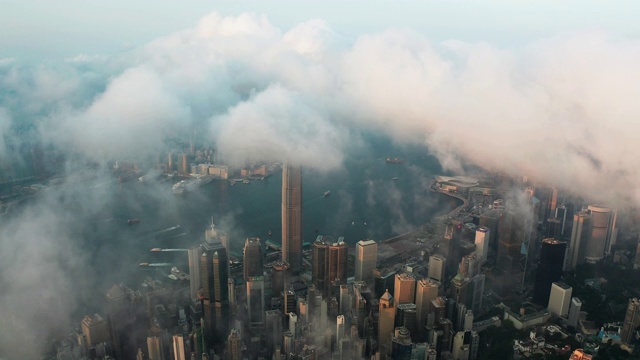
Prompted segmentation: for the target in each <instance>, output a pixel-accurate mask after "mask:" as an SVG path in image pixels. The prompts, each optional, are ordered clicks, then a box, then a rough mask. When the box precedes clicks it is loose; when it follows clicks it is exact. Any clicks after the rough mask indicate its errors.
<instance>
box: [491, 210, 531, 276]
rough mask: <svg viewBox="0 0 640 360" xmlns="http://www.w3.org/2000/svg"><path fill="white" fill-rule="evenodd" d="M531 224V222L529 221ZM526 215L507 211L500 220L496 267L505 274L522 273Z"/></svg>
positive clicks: (528, 225)
mask: <svg viewBox="0 0 640 360" xmlns="http://www.w3.org/2000/svg"><path fill="white" fill-rule="evenodd" d="M529 222H530V221H529ZM525 226H527V227H530V226H531V224H525V215H523V214H519V213H516V212H514V211H512V210H506V211H504V212H503V213H502V216H501V218H500V224H499V230H498V254H497V260H496V267H498V268H499V269H501V270H502V271H504V272H505V273H507V274H508V273H514V272H516V273H517V272H520V271H522V264H521V261H520V260H521V259H522V254H521V248H522V244H523V241H524V233H525V231H526V230H525Z"/></svg>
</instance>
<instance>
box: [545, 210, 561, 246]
mask: <svg viewBox="0 0 640 360" xmlns="http://www.w3.org/2000/svg"><path fill="white" fill-rule="evenodd" d="M561 228H562V220H560V218H557V217H555V216H554V217H550V218H548V219H547V237H548V238H551V239H558V240H562V235H561V234H560V232H561Z"/></svg>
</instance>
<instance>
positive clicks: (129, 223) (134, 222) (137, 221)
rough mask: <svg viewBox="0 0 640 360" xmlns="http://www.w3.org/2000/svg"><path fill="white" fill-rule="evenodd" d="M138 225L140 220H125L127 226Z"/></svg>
mask: <svg viewBox="0 0 640 360" xmlns="http://www.w3.org/2000/svg"><path fill="white" fill-rule="evenodd" d="M139 223H140V219H129V220H127V224H128V225H134V224H139Z"/></svg>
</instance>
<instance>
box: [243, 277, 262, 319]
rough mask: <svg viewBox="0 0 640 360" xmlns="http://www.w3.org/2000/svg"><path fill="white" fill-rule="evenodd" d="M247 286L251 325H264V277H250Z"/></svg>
mask: <svg viewBox="0 0 640 360" xmlns="http://www.w3.org/2000/svg"><path fill="white" fill-rule="evenodd" d="M246 285H247V310H248V311H249V322H250V323H251V325H259V324H264V311H265V308H264V277H262V276H253V277H248V278H247V280H246Z"/></svg>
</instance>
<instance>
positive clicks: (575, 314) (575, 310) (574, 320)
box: [567, 297, 582, 328]
mask: <svg viewBox="0 0 640 360" xmlns="http://www.w3.org/2000/svg"><path fill="white" fill-rule="evenodd" d="M581 309H582V301H580V299H578V298H577V297H574V298H571V305H569V321H568V322H567V324H569V326H573V327H574V328H575V327H577V326H578V321H580V310H581Z"/></svg>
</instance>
